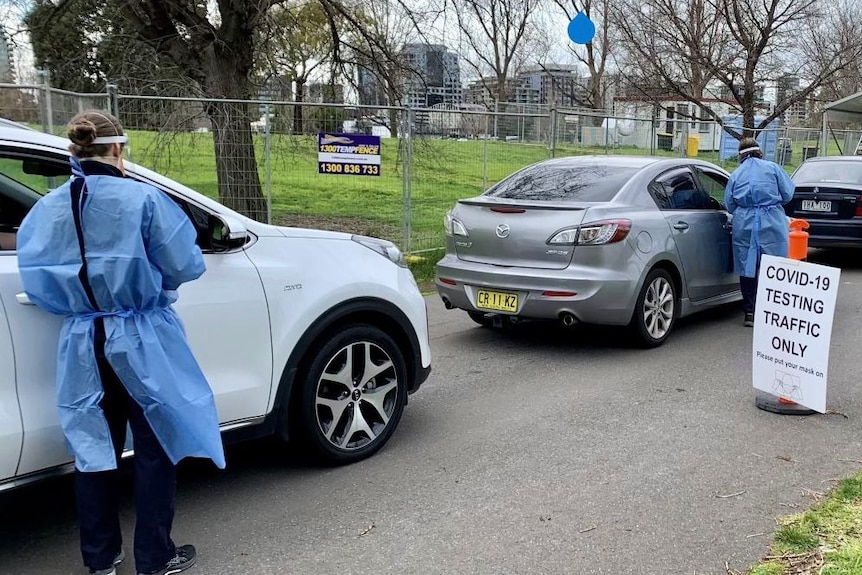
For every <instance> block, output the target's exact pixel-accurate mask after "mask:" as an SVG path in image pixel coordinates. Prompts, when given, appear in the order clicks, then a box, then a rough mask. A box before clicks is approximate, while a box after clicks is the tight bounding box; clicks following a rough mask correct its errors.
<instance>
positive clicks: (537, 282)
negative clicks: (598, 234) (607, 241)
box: [435, 254, 639, 325]
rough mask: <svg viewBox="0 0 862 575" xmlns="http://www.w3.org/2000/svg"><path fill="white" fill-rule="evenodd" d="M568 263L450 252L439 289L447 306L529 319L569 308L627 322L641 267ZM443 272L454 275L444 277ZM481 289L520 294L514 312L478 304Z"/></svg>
mask: <svg viewBox="0 0 862 575" xmlns="http://www.w3.org/2000/svg"><path fill="white" fill-rule="evenodd" d="M630 271H631V272H632V273H627V272H626V271H625V270H624V271H614V270H608V269H596V268H586V267H584V268H581V267H578V266H570V267H569V268H567V269H564V270H542V269H532V268H518V267H502V266H494V265H489V264H480V263H473V262H465V261H462V260H459V259H458V258H457V256H455V255H452V254H447V255H446V256H445V257H444V258H443V259H442V260H440V262H439V263H438V264H437V278H436V280H435V283H436V286H437V293H438V294H439V295H440V297H441V298H442V299H443V301H444V303H446V304H447V307H454V308H459V309H463V310H466V311H477V312H484V313H499V314H501V315H509V316H517V317H522V318H531V319H559V318H560V317H561V316H562V315H564V314H571V315H572V316H574V318H575V319H576V320H577V321H580V322H584V323H596V324H605V325H626V324H628V323H629V321H630V320H631V315H632V310H633V309H634V301H635V297H636V295H637V289H638V285H637V284H638V281H639V275H637V271H638V270H630ZM441 278H445V279H446V280H448V281H454V282H455V285H450V284H449V283H444V282H442V281H441ZM479 289H490V290H498V291H502V292H507V293H514V294H517V295H518V309H517V311H516V312H514V313H508V312H499V311H490V310H486V309H481V308H478V307H477V306H476V301H477V292H478V290H479ZM547 291H557V292H574V293H575V294H576V295H574V296H565V297H555V296H551V297H549V296H545V295H543V294H544V292H547Z"/></svg>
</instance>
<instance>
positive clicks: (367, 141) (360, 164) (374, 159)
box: [317, 133, 380, 176]
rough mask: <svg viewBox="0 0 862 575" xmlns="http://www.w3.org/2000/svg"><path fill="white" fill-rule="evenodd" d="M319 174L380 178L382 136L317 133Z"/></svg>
mask: <svg viewBox="0 0 862 575" xmlns="http://www.w3.org/2000/svg"><path fill="white" fill-rule="evenodd" d="M317 173H318V174H338V175H349V176H379V175H380V136H366V135H363V134H330V133H319V134H317Z"/></svg>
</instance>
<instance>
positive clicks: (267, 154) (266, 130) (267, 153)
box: [263, 103, 272, 224]
mask: <svg viewBox="0 0 862 575" xmlns="http://www.w3.org/2000/svg"><path fill="white" fill-rule="evenodd" d="M263 113H264V116H263V138H264V140H263V163H264V166H265V170H266V171H265V174H266V175H265V177H266V179H265V180H264V182H265V183H264V186H265V187H266V223H268V224H272V161H271V159H272V158H271V156H272V134H271V132H272V130H271V129H270V123H269V116H270V113H269V104H268V103H267V104H264V107H263Z"/></svg>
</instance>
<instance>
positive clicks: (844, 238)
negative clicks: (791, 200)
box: [807, 218, 862, 248]
mask: <svg viewBox="0 0 862 575" xmlns="http://www.w3.org/2000/svg"><path fill="white" fill-rule="evenodd" d="M807 221H808V223H809V224H810V226H811V227H809V228H808V245H809V246H810V247H812V248H819V247H862V218H860V219H859V221H856V220H838V221H828V220H807Z"/></svg>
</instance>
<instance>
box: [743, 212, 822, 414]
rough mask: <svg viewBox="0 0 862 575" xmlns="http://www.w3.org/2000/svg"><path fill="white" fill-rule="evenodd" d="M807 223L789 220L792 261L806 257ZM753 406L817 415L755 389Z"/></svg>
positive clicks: (802, 407) (810, 410)
mask: <svg viewBox="0 0 862 575" xmlns="http://www.w3.org/2000/svg"><path fill="white" fill-rule="evenodd" d="M808 226H809V225H808V222H807V221H805V220H799V219H796V220H791V222H790V238H789V240H790V248H789V250H788V254H787V255H788V257H789V258H790V259H793V260H802V261H805V260H806V259H807V256H808V233H807V232H805V231H804V230H806V229H808ZM755 392H756V393H755V396H754V405H755V407H757V409H762V410H763V411H770V412H772V413H778V414H780V415H814V414H815V413H817V412H816V411H815V410H813V409H809V408H807V407H805V406H803V405H799V404H798V403H796V402H795V401H792V400H790V399H786V398H784V397H777V396H775V395H772V394H771V393H766V392H763V391H760V390H757V389H755Z"/></svg>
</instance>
